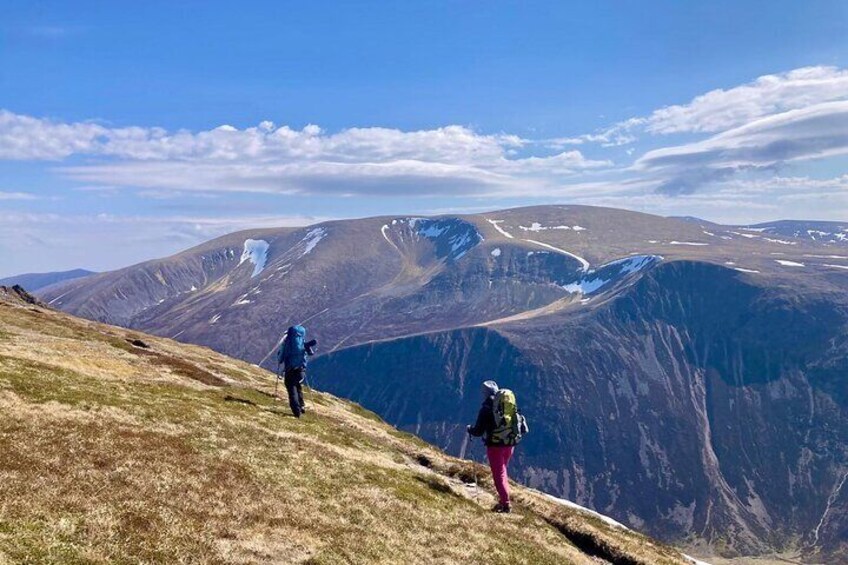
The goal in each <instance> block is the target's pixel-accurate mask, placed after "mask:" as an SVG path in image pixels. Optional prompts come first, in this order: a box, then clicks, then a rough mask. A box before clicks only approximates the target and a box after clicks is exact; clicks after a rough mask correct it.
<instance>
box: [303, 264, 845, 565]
mask: <svg viewBox="0 0 848 565" xmlns="http://www.w3.org/2000/svg"><path fill="white" fill-rule="evenodd" d="M846 324H848V308H846V305H845V303H844V300H843V299H842V297H841V296H838V295H828V294H817V295H811V294H807V295H804V296H798V295H797V294H795V293H793V292H792V291H791V290H789V289H772V288H767V287H763V286H760V285H757V284H754V283H752V282H751V281H750V280H748V279H746V278H745V275H743V274H740V273H738V272H735V271H733V270H730V269H726V268H722V267H718V266H712V265H705V264H700V263H693V262H678V263H671V264H667V265H663V266H661V267H658V268H655V269H654V270H652V271H651V272H650V273H649V274H647V275H646V276H644V277H643V278H642V279H641V280H640V281H639V282H638V283H637V284H635V285H634V286H632V287H631V288H629V289H627V291H626V292H623V293H621V294H620V295H618V296H616V297H614V298H611V299H609V300H607V301H606V302H604V303H602V304H599V305H597V306H595V307H592V308H583V309H577V310H576V311H573V312H561V313H558V314H555V315H550V316H540V317H534V318H531V319H527V320H522V321H513V322H507V323H504V324H496V325H492V326H489V327H487V328H473V329H466V330H460V331H453V332H447V333H435V334H429V335H425V336H418V337H412V338H407V339H399V340H392V341H387V342H379V343H373V344H369V345H363V346H359V347H355V348H350V349H347V350H345V351H340V352H338V353H336V354H333V355H330V356H327V357H324V358H321V359H319V360H318V361H317V362H316V363H315V364H314V370H313V371H312V373H313V376H312V377H311V378H312V380H313V384H315V386H318V387H321V388H324V389H327V390H331V391H333V392H335V393H338V394H341V395H344V396H346V397H349V398H352V399H355V400H357V401H359V402H361V403H363V404H364V405H365V406H367V407H369V408H371V409H373V410H376V411H377V412H379V413H381V414H383V415H384V416H385V417H386V418H387V419H388V420H389V421H391V422H393V423H396V424H397V425H399V426H401V427H403V428H404V429H407V430H410V431H413V432H415V433H417V434H419V435H421V436H422V437H424V438H425V439H427V440H428V441H431V442H433V443H435V444H436V445H439V446H443V447H446V448H447V449H448V450H449V451H450V452H452V453H458V454H459V453H462V452H463V451H466V450H467V447H466V446H465V445H464V444H463V441H464V438H463V435H464V434H463V428H464V424H465V423H467V422H470V421H471V420H472V418H473V416H474V412H475V410H476V407H477V405H478V402H479V393H478V384H479V382H480V381H482V380H483V379H487V378H494V379H496V380H498V382H499V383H501V384H502V385H503V386H508V387H510V388H512V389H514V390H515V391H516V393H517V394H518V398H519V399H520V403H521V405H522V408H523V410H524V412H525V413H526V414H528V415H529V416H530V418H531V424H532V425H533V431H532V434H531V435H530V436H528V437H527V439H526V442H525V443H524V444H523V445H522V447H521V449H520V450H519V451H518V454H517V457H516V468H517V470H518V475H519V477H520V478H521V480H522V481H523V482H526V483H527V484H530V485H533V486H536V487H539V488H542V489H544V490H546V491H549V492H553V493H556V494H557V495H560V496H564V497H566V498H569V499H572V500H575V501H577V502H579V503H581V504H586V505H589V506H591V507H593V508H596V509H598V510H601V511H604V512H606V513H608V514H610V515H612V516H613V517H614V518H616V519H618V520H620V521H622V522H625V523H629V524H632V525H634V526H640V527H643V528H646V529H647V530H649V531H651V532H652V533H654V534H656V535H658V536H660V537H662V538H664V539H667V540H673V541H677V542H683V543H686V542H687V541H689V542H694V541H695V540H696V539H700V540H703V541H704V542H705V543H707V544H709V545H710V546H711V547H712V548H713V549H715V550H717V551H720V552H723V553H729V554H732V553H743V554H748V553H755V552H758V551H764V550H767V549H773V548H775V547H777V548H780V547H789V546H792V545H793V544H794V545H796V546H804V547H806V549H807V550H808V551H810V552H815V551H824V552H830V554H831V555H833V554H840V552H841V551H843V550H844V547H842V544H843V540H844V539H845V538H844V527H845V523H844V518H842V515H841V514H840V513H839V510H838V509H840V508H841V507H842V505H843V504H844V503H845V502H844V500H845V498H846V496H848V492H844V493H843V492H842V491H841V486H842V483H843V481H844V479H845V475H846V471H848V458H846V455H848V454H846V450H845V446H846V440H848V437H846V433H848V420H847V419H846V416H848V414H846V407H848V405H846V401H848V396H846V392H848V389H846V384H845V380H844V375H845V374H847V373H846V369H848V366H846V356H845V348H846V343H848V340H847V339H846Z"/></svg>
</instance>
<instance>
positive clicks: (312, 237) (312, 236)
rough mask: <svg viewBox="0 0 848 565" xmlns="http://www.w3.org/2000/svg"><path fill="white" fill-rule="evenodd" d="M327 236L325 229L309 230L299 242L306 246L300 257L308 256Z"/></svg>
mask: <svg viewBox="0 0 848 565" xmlns="http://www.w3.org/2000/svg"><path fill="white" fill-rule="evenodd" d="M326 236H327V229H326V228H315V229H312V230H309V231H308V232H307V233H306V235H305V236H304V237H303V239H302V240H301V242H303V243H305V244H306V247H304V249H303V253H301V257H303V256H304V255H306V254H308V253H309V252H310V251H312V250H313V249H315V246H316V245H318V244H319V243H320V242H321V240H322V239H324V238H325V237H326Z"/></svg>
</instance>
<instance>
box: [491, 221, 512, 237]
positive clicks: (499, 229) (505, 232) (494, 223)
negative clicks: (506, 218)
mask: <svg viewBox="0 0 848 565" xmlns="http://www.w3.org/2000/svg"><path fill="white" fill-rule="evenodd" d="M486 221H487V222H489V223H490V224H492V227H493V228H495V229H496V230H498V233H499V234H501V235H502V236H504V237H506V238H508V239H512V234H511V233H509V232H508V231H506V230H505V229H503V228H502V227H500V226H499V225H498V224H502V223H503V220H490V219H489V218H486Z"/></svg>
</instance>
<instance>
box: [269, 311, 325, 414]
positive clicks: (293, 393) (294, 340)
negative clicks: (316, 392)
mask: <svg viewBox="0 0 848 565" xmlns="http://www.w3.org/2000/svg"><path fill="white" fill-rule="evenodd" d="M316 344H317V342H316V341H315V340H314V339H313V340H312V341H309V342H307V341H306V328H304V327H303V326H292V327H290V328H289V329H288V330H287V331H286V336H285V337H284V338H283V343H282V344H280V348H279V349H278V350H277V378H279V373H280V370H279V369H280V366H281V365H282V367H283V370H284V377H283V383H284V384H285V385H286V391H287V392H288V394H289V406H291V409H292V413H293V414H294V415H295V417H296V418H300V415H301V414H303V413H304V412H306V405H305V404H304V403H303V381H304V380H305V379H306V363H307V361H306V359H307V357H308V356H310V355H314V354H315V345H316Z"/></svg>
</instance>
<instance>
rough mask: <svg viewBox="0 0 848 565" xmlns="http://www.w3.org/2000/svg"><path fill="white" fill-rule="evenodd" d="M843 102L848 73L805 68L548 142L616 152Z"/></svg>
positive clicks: (833, 68) (847, 95) (562, 145)
mask: <svg viewBox="0 0 848 565" xmlns="http://www.w3.org/2000/svg"><path fill="white" fill-rule="evenodd" d="M838 100H848V70H845V69H840V68H837V67H828V66H814V67H802V68H798V69H794V70H791V71H788V72H784V73H778V74H771V75H763V76H761V77H759V78H757V79H755V80H754V81H752V82H750V83H747V84H743V85H740V86H736V87H733V88H729V89H726V90H725V89H721V88H719V89H716V90H711V91H710V92H707V93H705V94H701V95H699V96H696V97H695V98H693V99H692V100H691V101H690V102H688V103H687V104H675V105H671V106H664V107H662V108H659V109H657V110H654V111H653V112H651V114H649V115H647V116H641V117H634V118H630V119H628V120H624V121H622V122H618V123H616V124H613V125H612V126H609V127H607V128H604V129H601V130H599V131H597V132H595V133H592V134H585V135H581V136H577V137H570V138H557V139H552V140H548V142H549V143H550V145H551V146H552V147H564V146H567V145H579V144H582V143H584V142H587V143H598V144H600V145H601V146H604V147H611V146H618V145H627V144H630V143H633V142H635V141H636V140H637V138H638V137H637V136H638V134H639V133H642V132H647V133H649V134H654V135H665V134H675V133H716V132H721V131H725V130H728V129H731V128H736V127H739V126H742V125H744V124H746V123H748V122H751V121H753V120H756V119H758V118H762V117H765V116H768V115H771V114H777V113H782V112H786V111H789V110H796V109H800V108H806V107H808V106H813V105H816V104H821V103H823V102H832V101H838Z"/></svg>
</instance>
